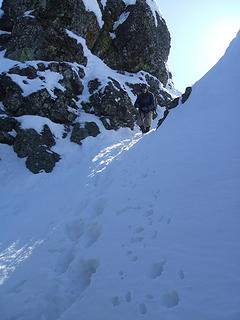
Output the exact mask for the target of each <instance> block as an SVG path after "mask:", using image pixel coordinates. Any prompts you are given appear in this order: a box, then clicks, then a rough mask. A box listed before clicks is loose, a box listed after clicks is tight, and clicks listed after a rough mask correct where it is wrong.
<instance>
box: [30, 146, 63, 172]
mask: <svg viewBox="0 0 240 320" xmlns="http://www.w3.org/2000/svg"><path fill="white" fill-rule="evenodd" d="M59 160H60V156H59V155H58V154H57V153H55V152H53V151H51V150H47V149H46V148H44V147H43V146H39V147H38V148H37V149H36V150H35V151H34V153H31V154H30V155H29V156H28V157H27V159H26V167H27V168H28V169H29V170H30V171H31V172H32V173H35V174H36V173H39V172H40V171H42V170H44V171H45V172H46V173H50V172H52V170H53V168H54V167H55V164H56V162H58V161H59Z"/></svg>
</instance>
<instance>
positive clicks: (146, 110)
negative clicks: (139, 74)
mask: <svg viewBox="0 0 240 320" xmlns="http://www.w3.org/2000/svg"><path fill="white" fill-rule="evenodd" d="M141 91H142V92H141V93H140V94H139V95H138V96H137V100H136V102H135V104H134V106H135V108H137V109H138V117H137V124H138V125H139V127H140V129H141V131H142V133H147V132H148V131H149V130H150V127H151V125H152V117H153V110H154V109H155V105H154V97H153V94H152V93H151V92H149V91H148V87H147V85H146V84H143V85H142V86H141Z"/></svg>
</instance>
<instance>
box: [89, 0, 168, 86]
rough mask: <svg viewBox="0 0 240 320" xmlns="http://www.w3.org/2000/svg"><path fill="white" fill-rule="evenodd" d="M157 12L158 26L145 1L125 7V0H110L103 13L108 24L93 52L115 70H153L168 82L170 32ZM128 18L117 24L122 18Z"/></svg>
mask: <svg viewBox="0 0 240 320" xmlns="http://www.w3.org/2000/svg"><path fill="white" fill-rule="evenodd" d="M156 15H157V26H156V24H155V18H154V17H153V14H152V11H151V9H150V7H149V6H148V4H147V3H146V1H145V0H137V1H136V5H129V6H127V7H126V6H125V4H124V2H123V1H122V0H118V1H116V0H108V1H107V4H106V7H105V9H104V12H103V20H104V26H103V28H102V29H101V31H100V35H99V37H98V39H97V41H96V43H95V45H94V48H93V50H92V51H93V53H94V54H96V55H98V56H99V57H100V58H101V59H102V60H103V61H104V62H106V64H107V65H109V66H110V67H111V68H113V69H117V70H122V71H128V72H138V71H140V70H144V71H147V72H150V73H151V74H153V75H154V76H156V77H157V78H158V79H160V80H161V82H162V83H163V84H164V85H166V83H167V81H168V78H169V74H168V72H167V69H166V65H165V63H166V62H167V59H168V55H169V51H170V34H169V31H168V29H167V26H166V23H165V21H164V20H163V19H162V18H160V17H159V15H158V13H156ZM120 16H121V17H124V16H125V18H124V19H126V20H125V21H124V22H123V23H121V24H116V22H117V21H118V20H119V18H120Z"/></svg>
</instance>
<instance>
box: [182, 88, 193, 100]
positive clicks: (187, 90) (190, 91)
mask: <svg viewBox="0 0 240 320" xmlns="http://www.w3.org/2000/svg"><path fill="white" fill-rule="evenodd" d="M191 93H192V87H187V88H186V90H185V92H184V94H183V95H182V99H181V101H182V103H185V102H186V101H187V99H188V98H189V97H190V94H191Z"/></svg>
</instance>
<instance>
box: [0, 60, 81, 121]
mask: <svg viewBox="0 0 240 320" xmlns="http://www.w3.org/2000/svg"><path fill="white" fill-rule="evenodd" d="M40 67H42V69H43V66H41V65H40ZM42 69H41V70H42ZM47 70H50V71H53V72H58V73H60V74H61V75H62V79H61V80H60V81H59V83H60V84H61V85H62V87H63V88H64V92H63V91H62V90H59V89H57V88H56V89H55V90H54V95H55V98H54V99H53V97H52V95H50V93H49V92H48V91H47V89H42V90H38V91H36V92H33V93H31V94H30V95H28V96H23V92H22V89H21V88H20V87H19V85H18V84H16V83H15V82H14V81H13V80H12V79H11V78H10V76H8V75H6V74H2V75H0V101H2V102H3V105H4V107H5V110H6V113H7V114H8V115H12V116H22V115H27V114H28V115H29V114H30V115H39V116H43V117H47V118H49V119H51V120H52V121H54V122H57V123H63V124H70V123H72V122H73V121H74V120H75V118H76V116H77V115H76V110H77V109H78V106H77V105H76V101H77V100H78V95H81V93H82V92H83V89H84V87H83V84H82V82H81V80H80V78H82V77H83V73H84V71H83V70H82V69H81V68H78V69H77V70H78V72H77V71H75V70H73V69H72V68H71V67H70V66H69V65H68V64H67V63H59V64H58V63H51V64H49V66H48V67H44V71H47ZM38 72H39V70H36V69H35V68H33V67H27V68H23V69H21V68H19V67H15V68H12V69H10V72H9V74H18V75H20V76H27V77H28V78H29V79H34V78H35V77H36V76H39V78H40V79H41V80H45V77H44V72H43V73H42V74H41V75H39V74H38ZM69 107H70V108H71V109H70V108H69Z"/></svg>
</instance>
